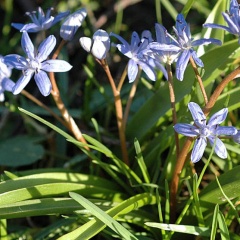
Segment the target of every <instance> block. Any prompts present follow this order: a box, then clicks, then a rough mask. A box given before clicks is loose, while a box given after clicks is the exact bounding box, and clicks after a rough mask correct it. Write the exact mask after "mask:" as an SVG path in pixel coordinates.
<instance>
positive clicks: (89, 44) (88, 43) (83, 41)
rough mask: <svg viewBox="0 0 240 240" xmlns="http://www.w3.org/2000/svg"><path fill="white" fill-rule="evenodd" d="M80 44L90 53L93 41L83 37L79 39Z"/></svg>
mask: <svg viewBox="0 0 240 240" xmlns="http://www.w3.org/2000/svg"><path fill="white" fill-rule="evenodd" d="M79 42H80V44H81V46H82V48H83V49H84V50H85V51H87V52H90V51H91V48H92V39H91V38H89V37H81V38H80V39H79Z"/></svg>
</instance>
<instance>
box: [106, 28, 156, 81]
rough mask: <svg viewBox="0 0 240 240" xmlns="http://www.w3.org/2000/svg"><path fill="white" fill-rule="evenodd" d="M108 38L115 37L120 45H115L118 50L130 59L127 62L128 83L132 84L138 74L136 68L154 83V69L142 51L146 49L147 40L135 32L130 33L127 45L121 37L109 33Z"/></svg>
mask: <svg viewBox="0 0 240 240" xmlns="http://www.w3.org/2000/svg"><path fill="white" fill-rule="evenodd" d="M110 36H114V37H116V38H117V39H118V40H119V41H120V42H121V43H122V44H116V47H117V48H118V50H119V51H120V52H121V53H122V54H124V55H125V56H127V57H128V58H130V60H129V62H128V78H129V82H133V81H134V80H135V79H136V77H137V74H138V66H140V67H141V68H142V70H143V71H144V72H145V73H146V74H147V76H148V77H149V78H150V79H151V80H153V81H155V80H156V75H155V72H154V69H153V67H152V66H150V64H149V63H148V58H147V57H146V56H145V55H144V54H143V51H144V50H145V49H146V48H147V46H148V43H149V40H148V39H147V38H142V39H140V37H139V36H138V34H137V33H136V32H133V33H132V38H131V44H129V43H128V42H127V41H126V40H125V39H123V38H122V37H121V36H119V35H117V34H115V33H110Z"/></svg>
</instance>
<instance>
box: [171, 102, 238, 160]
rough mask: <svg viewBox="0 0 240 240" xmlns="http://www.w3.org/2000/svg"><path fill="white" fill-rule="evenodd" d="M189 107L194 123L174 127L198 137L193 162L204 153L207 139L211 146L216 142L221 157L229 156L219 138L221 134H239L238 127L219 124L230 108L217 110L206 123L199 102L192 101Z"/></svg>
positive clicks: (186, 134)
mask: <svg viewBox="0 0 240 240" xmlns="http://www.w3.org/2000/svg"><path fill="white" fill-rule="evenodd" d="M188 108H189V110H190V112H191V114H192V117H193V120H194V125H191V124H187V123H177V124H176V125H175V126H174V129H175V131H176V132H177V133H180V134H182V135H185V136H188V137H197V138H196V141H195V144H194V147H193V150H192V154H191V160H192V162H194V163H195V162H198V161H199V160H200V159H201V158H202V156H203V153H204V150H205V148H206V146H207V140H208V141H209V142H210V144H211V146H214V144H215V142H216V144H215V149H214V151H215V153H216V154H217V155H218V156H219V157H220V158H227V150H226V147H225V145H224V144H223V142H222V141H221V140H220V139H219V138H218V136H219V135H228V136H232V135H235V134H237V129H236V128H235V127H222V126H219V124H221V123H222V122H223V121H224V120H225V119H226V117H227V113H228V109H227V108H223V109H222V110H220V111H218V112H216V113H215V114H214V115H213V116H212V117H211V118H210V119H209V121H208V124H207V123H206V117H205V115H204V113H203V111H202V109H201V108H200V107H199V105H198V104H196V103H194V102H190V103H189V104H188Z"/></svg>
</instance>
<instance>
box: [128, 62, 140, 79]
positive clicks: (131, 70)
mask: <svg viewBox="0 0 240 240" xmlns="http://www.w3.org/2000/svg"><path fill="white" fill-rule="evenodd" d="M137 74H138V65H137V64H136V62H135V61H134V60H132V59H130V60H129V62H128V79H129V82H130V83H131V82H133V81H134V80H135V79H136V77H137Z"/></svg>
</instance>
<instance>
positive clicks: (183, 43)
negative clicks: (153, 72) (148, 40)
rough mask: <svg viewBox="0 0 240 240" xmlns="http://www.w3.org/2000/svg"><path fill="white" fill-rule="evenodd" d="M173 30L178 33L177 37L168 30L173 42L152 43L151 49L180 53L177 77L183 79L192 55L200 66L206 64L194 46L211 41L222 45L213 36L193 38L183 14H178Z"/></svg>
mask: <svg viewBox="0 0 240 240" xmlns="http://www.w3.org/2000/svg"><path fill="white" fill-rule="evenodd" d="M173 30H174V32H175V34H176V39H175V38H174V37H172V36H171V35H170V34H169V33H167V32H166V34H167V36H168V37H169V38H171V42H170V41H169V40H168V41H166V42H165V43H164V42H163V43H161V42H160V43H157V42H156V43H154V44H152V45H150V47H151V49H155V50H158V51H159V50H161V51H166V52H170V53H171V54H174V53H175V54H174V55H176V54H177V53H178V54H179V55H178V58H177V64H176V78H177V79H178V80H180V81H182V80H183V77H184V72H185V70H186V67H187V64H188V61H189V58H190V57H191V56H192V58H193V59H194V61H195V62H196V64H197V65H198V66H199V67H203V66H204V65H203V62H202V60H201V59H200V58H199V57H198V56H197V53H196V51H195V50H194V49H193V47H196V46H200V45H208V44H210V43H213V44H217V45H221V41H220V40H217V39H213V38H209V39H205V38H202V39H198V40H193V39H192V37H191V32H190V27H189V25H188V24H187V23H186V21H185V19H184V16H183V15H182V14H178V16H177V20H176V27H173Z"/></svg>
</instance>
